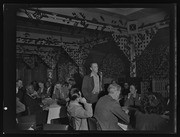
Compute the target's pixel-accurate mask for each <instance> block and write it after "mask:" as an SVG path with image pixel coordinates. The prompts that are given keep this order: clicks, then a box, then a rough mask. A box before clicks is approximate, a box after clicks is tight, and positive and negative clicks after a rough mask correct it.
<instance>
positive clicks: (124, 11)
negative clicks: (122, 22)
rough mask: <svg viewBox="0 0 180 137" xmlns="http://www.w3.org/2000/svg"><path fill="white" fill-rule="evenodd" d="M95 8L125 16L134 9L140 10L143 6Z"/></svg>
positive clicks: (134, 10)
mask: <svg viewBox="0 0 180 137" xmlns="http://www.w3.org/2000/svg"><path fill="white" fill-rule="evenodd" d="M97 9H100V10H104V11H107V12H111V13H117V14H121V15H124V16H126V15H129V14H131V13H134V12H136V11H139V10H142V9H144V8H97Z"/></svg>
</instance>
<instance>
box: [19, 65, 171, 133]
mask: <svg viewBox="0 0 180 137" xmlns="http://www.w3.org/2000/svg"><path fill="white" fill-rule="evenodd" d="M90 70H91V73H90V74H88V75H86V76H84V78H83V82H82V86H81V87H82V88H81V89H80V88H79V87H77V86H76V81H75V80H74V79H69V80H68V81H65V82H56V83H55V84H52V83H51V81H49V80H48V81H46V83H43V82H36V81H33V82H32V83H30V84H29V85H27V86H26V87H25V88H24V86H23V81H22V80H20V79H18V80H17V82H16V104H17V105H16V106H17V107H16V113H17V117H20V116H23V115H30V114H35V115H36V116H37V121H38V122H37V123H38V124H40V125H41V124H45V123H46V118H47V114H48V110H46V109H44V106H43V105H42V100H43V99H44V98H52V99H53V100H56V101H57V103H58V104H59V105H61V106H65V107H66V108H67V116H68V117H70V118H71V119H73V121H74V129H75V130H88V120H87V119H88V118H91V117H94V118H95V119H96V120H97V122H98V123H99V125H100V127H101V130H120V131H121V130H123V128H122V127H121V126H119V125H118V123H123V124H125V125H128V129H129V130H140V131H141V130H153V131H162V130H163V131H166V129H167V125H168V122H169V117H168V115H167V114H168V113H169V110H168V104H169V98H168V96H167V98H163V97H162V96H161V95H159V94H158V95H156V94H154V93H152V92H150V93H147V94H146V93H145V94H140V92H138V91H137V90H138V88H137V85H136V84H134V83H131V84H130V85H129V83H127V82H125V83H124V85H119V84H118V82H117V81H115V80H113V81H112V82H111V83H109V85H108V86H106V87H105V86H103V81H102V73H99V72H98V64H97V63H92V64H91V65H90Z"/></svg>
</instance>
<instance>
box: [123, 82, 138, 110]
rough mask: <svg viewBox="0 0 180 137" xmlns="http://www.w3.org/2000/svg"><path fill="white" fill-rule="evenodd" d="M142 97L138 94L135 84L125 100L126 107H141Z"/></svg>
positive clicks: (131, 86)
mask: <svg viewBox="0 0 180 137" xmlns="http://www.w3.org/2000/svg"><path fill="white" fill-rule="evenodd" d="M140 98H141V97H140V95H139V94H138V93H137V87H136V85H135V84H131V85H130V93H128V97H127V99H126V100H125V103H124V106H130V107H139V106H140V105H141V104H140Z"/></svg>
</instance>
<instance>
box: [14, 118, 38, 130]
mask: <svg viewBox="0 0 180 137" xmlns="http://www.w3.org/2000/svg"><path fill="white" fill-rule="evenodd" d="M30 127H32V128H33V129H36V116H35V115H27V116H21V117H18V118H17V128H18V129H19V130H28V129H29V128H30Z"/></svg>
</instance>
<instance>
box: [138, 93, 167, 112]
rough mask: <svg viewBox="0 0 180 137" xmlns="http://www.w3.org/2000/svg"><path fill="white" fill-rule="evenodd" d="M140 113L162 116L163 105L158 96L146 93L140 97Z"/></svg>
mask: <svg viewBox="0 0 180 137" xmlns="http://www.w3.org/2000/svg"><path fill="white" fill-rule="evenodd" d="M141 105H142V107H141V111H142V112H143V113H149V114H151V113H155V114H163V112H164V104H163V101H162V99H161V97H160V96H159V95H158V94H154V93H146V94H144V95H143V96H142V97H141Z"/></svg>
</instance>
